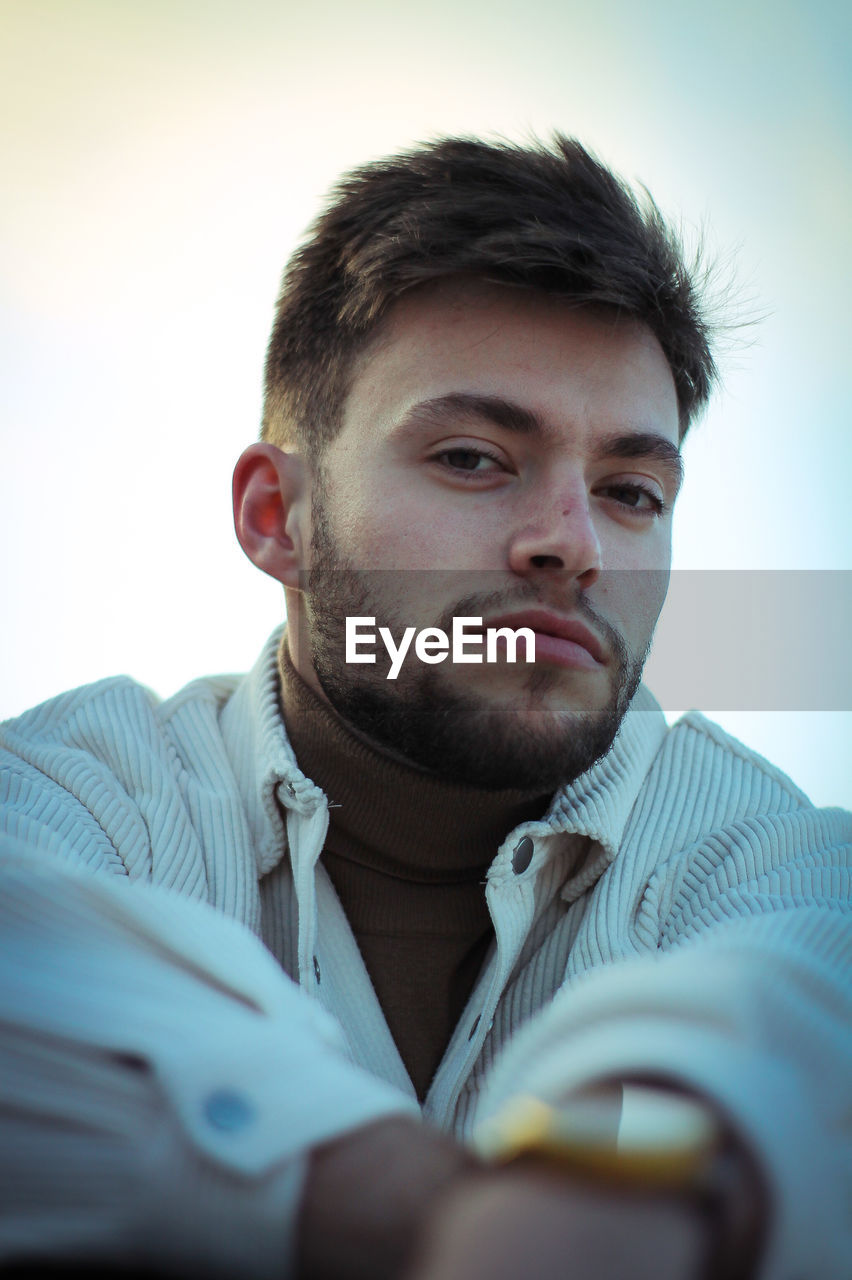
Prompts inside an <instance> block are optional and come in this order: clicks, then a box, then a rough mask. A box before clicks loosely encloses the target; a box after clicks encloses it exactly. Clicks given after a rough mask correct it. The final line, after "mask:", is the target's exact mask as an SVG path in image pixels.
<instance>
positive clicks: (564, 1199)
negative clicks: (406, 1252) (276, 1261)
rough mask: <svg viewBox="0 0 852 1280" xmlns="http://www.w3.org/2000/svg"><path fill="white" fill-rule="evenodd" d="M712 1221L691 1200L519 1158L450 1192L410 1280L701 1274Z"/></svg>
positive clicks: (692, 1278) (684, 1279)
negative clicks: (629, 1189)
mask: <svg viewBox="0 0 852 1280" xmlns="http://www.w3.org/2000/svg"><path fill="white" fill-rule="evenodd" d="M708 1245H709V1241H708V1226H707V1223H706V1221H704V1220H703V1219H702V1217H701V1215H700V1213H699V1211H698V1210H697V1208H695V1207H693V1206H692V1205H691V1204H690V1203H689V1202H685V1201H682V1200H680V1199H679V1198H674V1197H663V1196H661V1195H654V1196H652V1195H650V1194H637V1193H620V1194H616V1193H614V1192H612V1191H603V1190H599V1189H596V1188H593V1187H591V1186H588V1185H585V1184H580V1183H577V1182H574V1181H572V1180H569V1179H568V1178H566V1177H565V1176H564V1175H562V1174H558V1173H557V1174H554V1173H553V1172H551V1171H550V1170H547V1169H544V1168H541V1167H540V1166H536V1165H535V1164H534V1163H533V1162H531V1161H530V1162H523V1163H522V1162H518V1163H517V1164H515V1165H513V1166H511V1167H510V1168H506V1169H502V1170H498V1171H493V1172H492V1171H488V1172H482V1173H477V1174H474V1175H472V1176H469V1177H467V1178H465V1179H463V1180H462V1181H460V1182H459V1183H457V1184H456V1185H455V1186H454V1187H453V1188H452V1191H451V1193H450V1194H445V1195H444V1197H443V1198H442V1200H441V1201H440V1203H439V1205H438V1207H437V1209H436V1211H435V1212H434V1213H433V1216H432V1220H431V1222H430V1223H429V1224H428V1225H427V1227H426V1229H425V1231H424V1232H423V1233H422V1234H421V1241H420V1249H419V1253H418V1255H417V1257H416V1260H415V1261H414V1263H413V1264H412V1266H411V1267H410V1268H409V1269H408V1270H407V1271H406V1272H405V1277H406V1280H519V1277H523V1280H563V1278H564V1280H568V1278H569V1277H570V1280H625V1278H626V1277H628V1276H629V1277H630V1280H699V1277H701V1276H702V1275H705V1274H706V1271H705V1266H706V1259H707V1253H708Z"/></svg>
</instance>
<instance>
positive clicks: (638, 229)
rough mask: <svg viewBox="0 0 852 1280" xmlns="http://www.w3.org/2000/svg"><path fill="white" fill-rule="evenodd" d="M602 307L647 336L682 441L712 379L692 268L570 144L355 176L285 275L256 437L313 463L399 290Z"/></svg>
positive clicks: (338, 191)
mask: <svg viewBox="0 0 852 1280" xmlns="http://www.w3.org/2000/svg"><path fill="white" fill-rule="evenodd" d="M460 274H465V275H468V276H470V275H475V276H479V277H482V278H484V279H487V280H491V281H496V282H498V283H504V284H510V285H516V286H522V287H524V288H527V289H537V290H542V291H544V292H546V293H548V294H553V295H558V296H561V297H565V298H567V299H568V300H570V301H572V302H574V303H576V304H577V305H583V304H596V305H603V306H606V307H612V308H615V309H617V310H618V311H619V312H623V313H625V314H628V315H630V316H633V317H635V318H636V319H638V320H640V321H642V322H644V323H645V324H647V325H648V327H649V328H650V329H651V330H652V331H653V333H654V334H655V335H656V337H657V339H658V341H659V343H660V346H661V347H662V349H663V352H664V354H665V356H666V359H667V360H668V363H669V365H670V367H671V371H672V374H673V377H674V383H675V388H676V391H677V397H678V405H679V410H680V422H681V434H683V433H684V432H685V431H686V430H687V428H688V426H689V424H690V422H691V421H692V420H693V419H694V417H695V415H696V414H697V412H698V411H699V410H700V409H701V408H702V407H703V406H704V404H705V403H706V401H707V399H708V397H709V395H710V392H711V390H712V387H713V384H714V381H715V378H716V368H715V365H714V361H713V355H712V353H711V350H710V345H709V340H708V327H707V324H706V321H705V318H704V317H703V315H702V310H701V297H700V288H699V277H698V272H697V269H692V270H690V269H689V268H688V267H687V265H686V263H685V261H684V253H683V249H682V245H681V243H680V240H679V238H678V236H677V235H676V233H675V232H674V231H673V230H672V229H671V228H670V227H668V226H667V225H666V223H665V221H664V220H663V217H662V215H661V214H660V211H659V209H658V208H657V206H656V205H655V204H654V202H653V200H651V198H650V197H649V196H646V197H645V198H643V199H642V200H641V201H640V200H639V199H638V198H637V196H636V195H635V194H634V192H633V191H632V190H631V189H630V188H629V187H628V186H627V185H626V184H625V183H624V182H623V181H621V180H620V179H619V178H618V177H616V176H615V175H614V174H613V173H612V172H611V171H610V170H609V169H607V168H606V167H605V166H604V165H602V164H601V163H600V162H599V161H598V160H597V159H595V157H594V156H592V155H591V154H590V153H589V152H588V151H586V150H585V149H584V148H583V147H582V146H581V145H580V143H579V142H577V141H575V140H573V139H570V138H566V137H564V136H563V135H561V134H556V135H554V138H553V142H552V144H551V145H550V146H547V145H545V144H543V143H534V144H532V145H530V146H520V145H514V144H511V143H502V142H501V143H491V142H488V143H486V142H482V141H479V140H477V139H473V138H445V139H442V140H440V141H437V142H433V143H429V144H425V145H423V146H419V147H416V148H414V149H413V150H411V151H407V152H404V153H403V154H401V155H397V156H391V157H389V158H388V159H385V160H380V161H377V162H375V163H373V164H368V165H365V166H363V167H362V168H359V169H355V170H354V171H353V172H352V173H350V174H348V175H346V176H344V177H343V178H342V179H341V181H340V182H339V183H338V185H337V186H336V187H335V189H334V191H333V192H332V197H331V201H330V203H329V205H328V207H327V209H326V211H325V212H324V213H322V214H321V215H320V217H319V218H318V219H317V221H316V222H315V224H314V225H313V227H312V229H311V232H310V235H309V238H308V239H307V240H306V241H305V243H304V244H303V245H302V247H301V248H300V249H299V250H298V251H297V252H296V253H295V255H294V256H293V258H292V260H291V262H290V264H289V266H288V267H287V269H286V271H285V273H284V279H283V283H282V288H281V293H280V296H279V299H278V305H277V310H276V316H275V324H274V326H273V330H272V336H271V338H270V342H269V349H268V352H267V360H266V395H265V404H264V416H263V438H264V439H267V440H272V441H273V442H275V443H278V444H286V443H299V444H301V445H302V447H304V448H306V449H307V450H308V451H309V453H310V455H311V456H314V457H318V456H319V454H320V453H321V452H322V450H323V448H324V447H325V446H326V445H327V444H328V442H329V441H330V440H331V439H333V438H334V435H335V434H336V432H337V431H338V429H339V427H340V422H341V416H342V406H343V403H344V401H345V397H346V393H347V389H348V381H349V376H350V374H351V370H352V364H353V359H354V357H355V356H356V355H357V354H358V353H359V352H360V351H361V350H362V349H363V347H364V346H365V344H366V343H367V341H368V340H369V339H370V338H371V337H372V336H373V335H374V333H375V332H376V331H377V329H378V326H379V324H380V322H381V319H382V317H383V316H384V314H385V313H386V312H387V310H388V307H389V306H390V304H391V303H392V302H393V301H394V300H395V299H396V298H398V297H399V296H400V295H401V294H403V293H405V292H406V291H407V290H409V289H412V288H414V287H416V286H417V285H420V284H425V283H426V282H427V281H432V280H437V279H440V278H443V277H447V276H454V275H460Z"/></svg>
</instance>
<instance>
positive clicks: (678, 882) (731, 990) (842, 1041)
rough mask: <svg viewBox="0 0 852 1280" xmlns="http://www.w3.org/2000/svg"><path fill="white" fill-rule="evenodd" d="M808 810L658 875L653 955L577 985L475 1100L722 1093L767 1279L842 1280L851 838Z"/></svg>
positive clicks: (519, 1041)
mask: <svg viewBox="0 0 852 1280" xmlns="http://www.w3.org/2000/svg"><path fill="white" fill-rule="evenodd" d="M813 812H814V811H811V813H810V814H804V815H795V814H793V815H785V816H784V817H783V818H779V819H778V820H777V821H776V822H775V823H772V822H766V823H763V824H761V823H760V822H754V823H751V824H743V825H742V827H741V828H740V829H739V830H735V831H729V832H721V833H718V834H717V835H716V836H714V837H712V838H711V839H709V840H708V841H707V842H705V843H704V845H703V847H702V848H700V849H697V850H696V851H694V855H695V856H694V857H691V858H689V859H687V860H686V861H685V866H686V870H685V871H682V870H681V871H677V872H675V873H674V874H669V875H668V876H667V873H666V871H662V872H661V873H660V874H659V876H658V877H657V879H658V883H657V884H656V885H652V886H649V894H648V895H647V899H648V900H652V905H651V906H648V901H647V900H646V902H645V903H644V904H643V907H642V908H641V909H640V912H639V917H640V920H639V925H638V926H637V929H638V930H640V931H641V928H645V929H646V930H647V929H649V928H652V927H653V928H654V929H655V931H656V934H657V936H656V944H657V945H656V949H655V950H654V951H653V952H652V953H651V954H646V955H637V956H635V957H634V958H626V959H624V960H621V961H619V962H616V963H612V964H609V965H607V966H606V967H604V968H598V969H592V970H591V971H587V972H585V973H584V974H582V975H580V976H579V977H577V978H575V979H573V980H571V981H569V982H568V983H566V985H565V986H564V987H563V988H562V989H561V990H560V992H559V993H558V994H557V996H556V997H555V999H554V1000H553V1002H552V1004H551V1005H550V1006H548V1007H547V1008H546V1009H545V1010H544V1011H543V1012H542V1013H541V1014H539V1015H538V1016H537V1017H536V1018H535V1019H533V1020H532V1021H531V1023H530V1024H529V1025H528V1027H527V1028H525V1029H524V1030H523V1031H522V1032H521V1033H520V1034H519V1035H518V1036H517V1038H516V1039H515V1040H514V1041H513V1043H512V1044H511V1045H510V1046H509V1048H508V1049H507V1051H506V1052H505V1054H504V1055H503V1057H502V1058H501V1060H500V1061H499V1062H498V1064H497V1065H496V1068H495V1071H494V1073H493V1075H492V1078H491V1081H490V1084H489V1088H488V1090H487V1092H486V1095H485V1097H484V1098H483V1102H482V1105H481V1107H480V1109H479V1112H478V1119H484V1118H485V1117H486V1116H488V1115H490V1114H493V1112H494V1111H495V1110H496V1109H498V1108H499V1106H500V1105H501V1103H502V1102H504V1101H505V1100H506V1099H507V1098H508V1097H510V1096H511V1095H512V1094H515V1093H518V1092H528V1093H533V1094H535V1095H538V1096H540V1097H543V1098H544V1099H546V1100H547V1101H550V1102H556V1103H558V1102H559V1101H561V1100H562V1099H564V1098H565V1097H566V1096H567V1095H568V1094H570V1093H571V1092H573V1091H575V1090H577V1089H579V1088H582V1087H583V1086H584V1085H588V1084H589V1083H591V1082H593V1081H595V1080H601V1079H604V1078H609V1079H613V1078H622V1079H628V1078H630V1077H636V1076H642V1075H649V1074H650V1075H654V1076H658V1077H664V1078H665V1077H668V1078H669V1079H671V1080H672V1081H674V1082H678V1083H680V1084H683V1085H685V1086H687V1087H690V1088H693V1089H695V1090H697V1091H698V1092H700V1093H702V1094H704V1095H705V1096H707V1097H709V1098H712V1099H714V1100H715V1102H716V1103H717V1105H718V1106H719V1107H720V1109H721V1110H722V1111H723V1112H724V1113H725V1114H726V1115H727V1116H728V1117H729V1118H730V1119H731V1121H732V1122H733V1123H734V1125H735V1126H736V1127H737V1129H738V1130H739V1132H740V1134H741V1135H742V1136H743V1137H744V1138H745V1140H746V1141H747V1142H748V1143H749V1145H750V1146H751V1148H752V1150H753V1151H754V1153H755V1154H756V1156H757V1158H758V1160H759V1162H760V1164H761V1166H762V1168H763V1171H764V1174H765V1176H766V1178H767V1181H768V1185H769V1190H770V1195H771V1202H772V1212H771V1221H770V1224H769V1239H768V1243H767V1248H766V1251H765V1256H764V1259H763V1264H762V1266H761V1273H760V1274H761V1280H801V1277H803V1276H819V1277H820V1280H848V1276H849V1274H850V1265H852V1216H850V1213H849V1205H850V1204H852V1111H850V1105H849V1100H850V1081H852V914H850V901H852V892H850V874H849V847H848V845H841V844H831V843H825V844H824V845H823V847H822V848H819V844H818V842H817V843H816V844H815V842H814V840H813V836H814V834H815V832H818V829H819V825H820V824H819V822H817V820H816V819H814V817H813ZM839 818H844V815H838V814H837V813H834V814H833V815H832V814H831V812H830V811H828V813H827V815H826V818H825V821H824V823H823V827H824V831H823V834H824V835H826V836H827V837H828V838H829V839H830V837H831V836H833V835H836V834H837V830H838V826H839V827H840V828H842V827H844V826H845V828H846V838H847V839H848V827H849V821H848V816H846V817H845V819H844V821H843V822H839V823H838V819H839ZM761 827H762V828H763V829H762V830H761ZM746 828H748V829H746ZM797 843H798V846H799V847H798V850H796V848H795V846H796V844H797ZM757 866H760V868H761V873H760V874H759V875H756V876H755V877H754V878H750V875H749V873H750V872H751V871H754V870H755V868H756V867H757ZM666 886H667V887H668V891H666Z"/></svg>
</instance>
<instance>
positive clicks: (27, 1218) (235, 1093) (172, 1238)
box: [0, 832, 419, 1280]
mask: <svg viewBox="0 0 852 1280" xmlns="http://www.w3.org/2000/svg"><path fill="white" fill-rule="evenodd" d="M0 845H2V855H3V856H2V859H0V1262H3V1261H8V1260H10V1259H12V1258H22V1259H23V1258H28V1257H33V1256H39V1257H50V1256H53V1257H58V1258H62V1259H63V1260H74V1259H86V1260H88V1261H103V1262H105V1263H109V1262H115V1261H120V1262H133V1263H135V1264H137V1265H139V1266H142V1267H145V1266H150V1267H151V1268H152V1269H157V1268H168V1269H171V1270H176V1271H178V1272H186V1273H188V1274H190V1275H194V1274H201V1275H205V1276H209V1277H216V1276H233V1275H240V1276H245V1277H247V1278H253V1277H256V1278H257V1280H266V1277H272V1276H275V1277H281V1276H285V1275H286V1274H288V1270H289V1262H290V1261H291V1258H292V1244H293V1227H294V1222H295V1216H296V1212H297V1207H298V1201H299V1196H300V1194H301V1188H302V1181H303V1175H304V1168H305V1156H306V1152H307V1150H308V1149H309V1148H310V1147H312V1146H313V1145H315V1144H318V1143H321V1142H323V1141H325V1140H327V1139H328V1138H330V1137H333V1136H335V1135H339V1134H342V1133H345V1132H347V1131H348V1130H350V1129H354V1128H357V1127H358V1126H360V1125H362V1124H366V1123H369V1122H371V1121H373V1120H376V1119H379V1118H381V1117H382V1116H385V1115H389V1114H394V1113H409V1114H414V1115H417V1114H419V1113H418V1111H417V1108H416V1106H414V1104H412V1103H411V1101H410V1100H409V1099H407V1098H405V1097H403V1096H402V1095H401V1094H399V1093H398V1092H397V1091H396V1090H394V1089H392V1088H391V1087H390V1086H388V1085H386V1084H384V1083H382V1082H381V1081H379V1080H376V1079H374V1078H373V1077H372V1076H370V1075H368V1074H367V1073H365V1072H363V1071H361V1070H360V1069H359V1068H357V1067H356V1066H354V1065H352V1064H351V1062H350V1061H348V1059H347V1056H346V1052H345V1047H344V1045H343V1042H342V1034H341V1032H340V1031H339V1029H338V1027H337V1024H336V1023H335V1022H334V1021H333V1020H332V1019H331V1018H330V1017H329V1016H328V1015H327V1014H326V1013H324V1011H323V1010H322V1009H320V1008H319V1007H318V1006H316V1005H315V1004H314V1003H313V1002H312V1001H311V1000H309V998H308V997H306V996H305V995H304V994H303V993H302V992H301V991H300V990H299V989H298V987H297V986H296V985H295V984H294V983H292V982H291V981H290V980H289V979H288V978H287V977H286V976H285V975H284V974H283V973H282V971H281V970H280V969H279V967H278V966H277V965H276V963H275V962H274V960H273V959H272V957H271V956H270V955H269V954H268V952H267V951H266V950H265V949H264V947H263V946H262V945H261V943H260V942H258V941H257V940H256V939H255V938H254V937H253V936H252V935H251V934H250V933H249V932H248V930H246V929H245V928H243V927H242V926H240V925H238V924H236V923H234V922H233V921H231V920H229V919H227V918H225V917H223V916H221V915H219V914H218V913H217V912H215V911H214V910H213V909H212V908H210V907H208V906H206V905H204V904H200V903H194V902H188V901H186V900H185V899H182V898H180V897H179V896H177V895H176V894H175V893H173V892H170V891H167V890H163V889H159V888H153V887H151V886H149V885H147V884H143V883H138V882H130V881H128V880H126V879H125V878H124V877H119V876H108V875H103V874H94V873H91V872H86V871H80V870H77V869H75V868H74V867H73V866H71V865H69V863H68V862H67V861H63V859H62V857H61V856H59V857H56V856H54V855H55V854H60V855H61V853H62V850H61V847H60V846H61V840H59V839H58V838H57V837H55V836H53V835H51V833H49V832H46V833H45V834H44V840H43V845H44V847H43V849H42V850H41V852H39V851H38V850H34V849H33V844H32V840H30V841H28V842H27V845H26V846H25V845H24V844H23V843H22V842H21V840H20V839H19V838H16V837H12V836H6V837H5V838H4V837H2V836H0ZM52 846H56V847H55V848H53V847H52Z"/></svg>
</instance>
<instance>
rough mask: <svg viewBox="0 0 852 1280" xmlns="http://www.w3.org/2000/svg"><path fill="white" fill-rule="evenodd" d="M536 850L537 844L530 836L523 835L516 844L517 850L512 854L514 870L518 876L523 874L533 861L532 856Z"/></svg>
mask: <svg viewBox="0 0 852 1280" xmlns="http://www.w3.org/2000/svg"><path fill="white" fill-rule="evenodd" d="M534 852H535V845H534V844H533V842H532V840H531V839H530V838H529V836H522V837H521V839H520V840H519V841H518V843H517V844H516V845H515V851H514V853H513V854H512V870H513V871H514V873H515V875H516V876H520V875H523V873H524V872H525V871H526V869H527V867H528V866H529V865H530V863H531V862H532V856H533V853H534Z"/></svg>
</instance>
